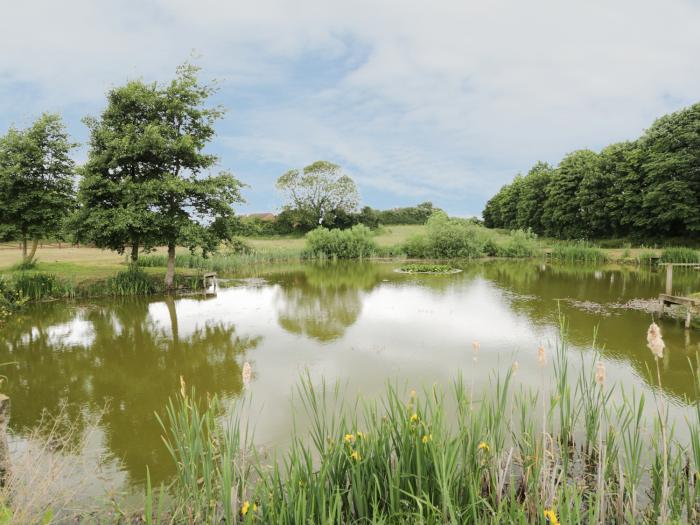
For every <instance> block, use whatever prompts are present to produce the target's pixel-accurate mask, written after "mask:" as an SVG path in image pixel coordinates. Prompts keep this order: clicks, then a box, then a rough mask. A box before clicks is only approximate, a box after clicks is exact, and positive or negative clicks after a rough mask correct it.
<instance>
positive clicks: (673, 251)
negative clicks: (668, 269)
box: [661, 247, 700, 263]
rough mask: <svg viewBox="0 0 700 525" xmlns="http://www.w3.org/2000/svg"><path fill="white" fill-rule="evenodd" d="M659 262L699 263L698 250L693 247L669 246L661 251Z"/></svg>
mask: <svg viewBox="0 0 700 525" xmlns="http://www.w3.org/2000/svg"><path fill="white" fill-rule="evenodd" d="M661 262H672V263H700V252H698V250H694V249H693V248H683V247H671V248H665V249H664V250H663V251H662V252H661Z"/></svg>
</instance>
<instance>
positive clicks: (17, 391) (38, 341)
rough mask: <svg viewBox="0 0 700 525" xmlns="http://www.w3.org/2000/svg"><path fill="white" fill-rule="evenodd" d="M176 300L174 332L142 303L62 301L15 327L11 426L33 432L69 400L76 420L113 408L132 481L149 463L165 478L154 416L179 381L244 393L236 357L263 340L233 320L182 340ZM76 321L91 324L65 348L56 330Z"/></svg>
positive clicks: (0, 352) (113, 433)
mask: <svg viewBox="0 0 700 525" xmlns="http://www.w3.org/2000/svg"><path fill="white" fill-rule="evenodd" d="M169 301H170V302H171V303H170V308H169V312H170V316H171V318H170V323H171V329H170V330H169V331H168V330H167V329H164V328H161V327H160V326H159V325H158V323H157V322H156V321H155V320H154V319H153V318H152V317H151V316H149V303H148V302H147V301H146V300H142V299H131V300H123V301H114V302H110V303H104V304H101V305H96V306H91V307H88V308H84V309H78V310H71V309H68V308H66V306H65V305H64V304H59V303H57V304H56V305H53V306H50V307H45V306H44V307H41V308H38V309H37V310H33V311H32V314H33V315H31V317H30V318H27V319H25V320H23V321H20V322H18V323H8V325H7V326H6V327H5V328H6V329H5V330H4V331H3V334H2V340H1V342H0V360H2V361H11V360H14V361H18V362H19V366H18V368H17V369H16V370H15V369H12V370H11V371H10V372H9V374H8V376H9V381H8V382H7V384H6V390H7V394H8V395H9V396H10V397H11V399H12V405H13V407H12V426H13V428H15V429H21V428H25V427H30V428H31V427H34V426H35V425H36V424H37V422H38V421H39V419H40V417H41V412H42V409H43V408H46V409H47V410H48V411H49V412H50V413H57V411H58V406H59V403H61V402H62V401H67V402H68V403H70V407H71V410H74V411H75V414H76V416H77V415H78V414H79V412H80V410H81V409H84V408H87V409H89V410H92V411H96V410H99V409H101V408H102V407H103V406H104V405H105V404H107V410H106V412H105V413H104V416H103V419H102V425H103V427H104V431H105V440H106V443H105V446H106V447H107V449H108V450H109V451H110V452H111V453H112V454H114V456H116V457H118V458H120V459H122V460H123V461H124V464H125V467H126V469H127V470H128V472H129V473H130V475H131V476H132V478H135V479H142V478H143V477H144V475H145V467H146V465H149V467H150V469H151V473H152V475H154V476H155V477H158V478H162V477H163V476H165V475H167V474H168V473H169V470H170V460H169V458H168V457H167V456H166V454H167V452H166V451H165V449H164V447H163V445H162V441H161V439H160V434H161V431H160V428H159V425H158V423H157V421H156V419H155V416H154V413H155V412H156V411H157V412H159V413H162V412H163V408H164V406H165V403H166V402H167V399H168V397H170V396H172V395H173V394H175V393H176V392H178V388H179V377H180V376H183V377H184V378H185V379H186V381H187V383H188V384H189V385H192V386H195V387H196V388H197V389H198V391H200V392H208V393H211V394H218V395H219V396H222V397H230V396H235V395H237V394H239V393H240V391H241V388H242V380H241V370H240V367H239V364H238V362H237V361H236V357H237V356H238V355H239V354H241V353H243V352H245V351H247V350H248V349H251V348H254V347H255V346H257V344H258V343H259V341H260V338H252V339H251V338H248V337H240V336H237V335H236V333H235V327H234V326H233V325H230V324H226V323H208V324H205V325H204V326H199V327H197V328H196V329H195V330H194V331H193V332H191V333H189V334H188V335H187V336H186V337H182V335H181V334H180V333H179V330H178V329H177V312H176V309H175V308H174V302H172V299H169ZM76 320H82V321H86V322H88V323H89V325H90V326H91V330H90V331H89V334H87V335H86V336H85V338H84V340H83V341H81V342H78V344H71V345H68V344H63V343H61V342H60V341H57V340H56V338H52V337H51V330H52V328H53V327H56V325H59V324H60V323H71V322H76ZM168 332H169V333H168Z"/></svg>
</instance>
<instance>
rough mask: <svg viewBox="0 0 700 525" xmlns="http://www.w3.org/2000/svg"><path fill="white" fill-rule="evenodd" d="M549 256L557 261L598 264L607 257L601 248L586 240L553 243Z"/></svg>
mask: <svg viewBox="0 0 700 525" xmlns="http://www.w3.org/2000/svg"><path fill="white" fill-rule="evenodd" d="M550 257H551V258H552V260H555V261H559V262H566V263H579V262H582V263H588V264H600V263H604V262H606V261H607V259H608V258H607V256H606V255H605V252H603V250H601V249H600V248H598V247H597V246H593V245H591V244H588V243H586V242H574V243H558V244H555V245H554V246H553V247H552V251H551V252H550Z"/></svg>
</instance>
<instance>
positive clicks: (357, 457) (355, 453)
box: [350, 450, 362, 461]
mask: <svg viewBox="0 0 700 525" xmlns="http://www.w3.org/2000/svg"><path fill="white" fill-rule="evenodd" d="M350 457H351V458H352V459H354V460H355V461H360V459H362V458H361V456H360V453H359V452H358V451H357V450H354V451H353V453H352V454H350Z"/></svg>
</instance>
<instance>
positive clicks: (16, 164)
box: [0, 113, 75, 263]
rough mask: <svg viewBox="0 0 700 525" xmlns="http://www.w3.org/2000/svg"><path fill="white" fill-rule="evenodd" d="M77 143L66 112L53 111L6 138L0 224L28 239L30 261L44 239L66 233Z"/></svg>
mask: <svg viewBox="0 0 700 525" xmlns="http://www.w3.org/2000/svg"><path fill="white" fill-rule="evenodd" d="M74 147H75V144H74V143H72V142H71V141H70V139H69V137H68V133H67V132H66V128H65V126H64V125H63V122H62V120H61V117H60V116H59V115H56V114H50V113H44V114H43V115H42V116H41V117H40V118H39V119H37V120H36V121H35V122H34V124H32V125H31V126H30V127H29V128H27V129H23V130H19V129H16V128H11V129H10V130H9V131H8V132H7V134H6V135H5V136H3V137H1V138H0V225H2V228H0V229H2V230H3V235H4V236H6V237H8V236H12V237H18V238H19V239H20V240H21V241H22V258H23V262H24V263H28V262H31V261H32V260H33V259H34V256H35V254H36V249H37V245H38V243H39V240H40V239H41V238H44V237H47V236H54V235H56V234H57V233H59V232H60V230H61V227H62V223H63V221H64V219H65V218H66V216H67V215H68V214H69V213H70V212H71V211H72V208H73V206H74V191H73V182H74V169H75V164H74V162H73V160H72V159H71V157H70V152H71V150H72V149H73V148H74ZM30 240H31V242H32V246H31V249H29V250H28V243H29V241H30Z"/></svg>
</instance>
